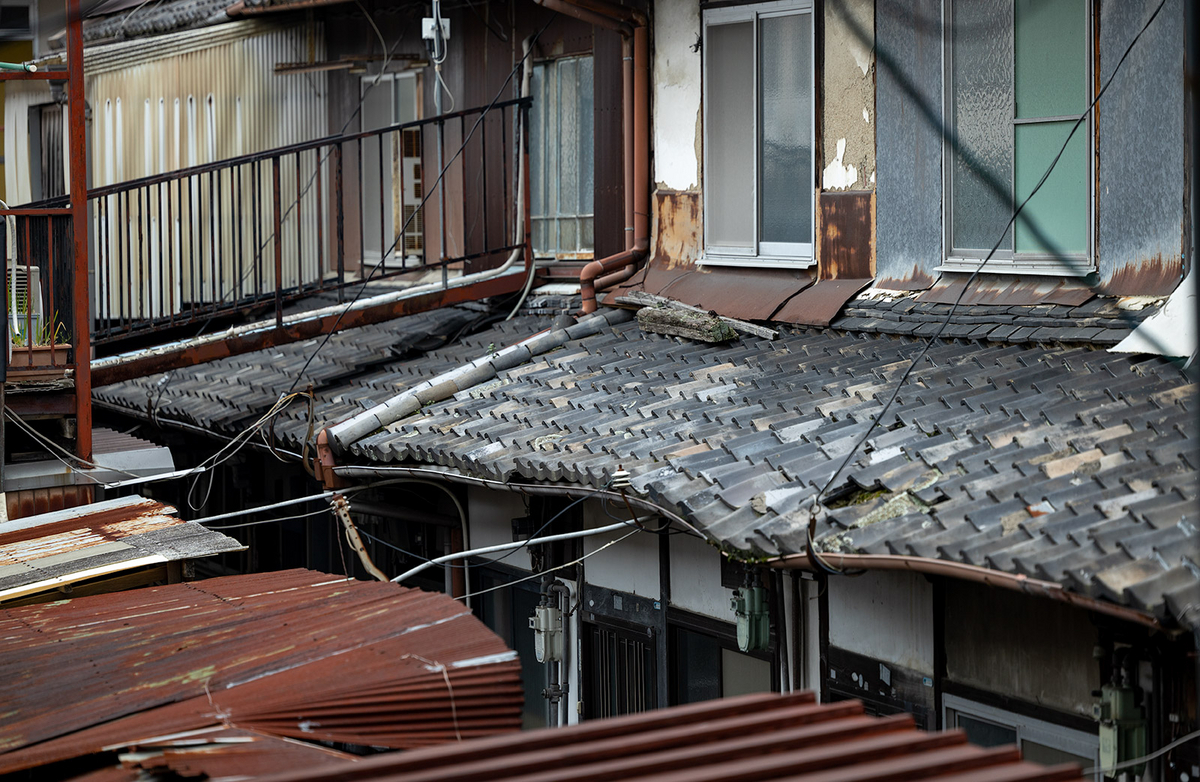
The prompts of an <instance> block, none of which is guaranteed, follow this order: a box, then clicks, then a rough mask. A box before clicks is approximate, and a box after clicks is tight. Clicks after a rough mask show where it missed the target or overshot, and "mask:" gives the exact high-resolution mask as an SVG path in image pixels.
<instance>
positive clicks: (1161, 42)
mask: <svg viewBox="0 0 1200 782" xmlns="http://www.w3.org/2000/svg"><path fill="white" fill-rule="evenodd" d="M1157 5H1158V3H1157V2H1151V0H1138V1H1137V2H1106V3H1101V4H1100V19H1099V25H1100V41H1099V44H1100V57H1099V59H1100V78H1101V79H1102V80H1106V79H1108V78H1109V77H1110V75H1111V74H1112V72H1113V69H1114V68H1116V66H1117V62H1118V61H1119V60H1120V59H1121V56H1122V55H1123V54H1124V53H1125V49H1126V47H1128V46H1129V40H1130V36H1132V35H1133V34H1134V32H1135V31H1137V30H1139V29H1141V27H1142V25H1143V24H1144V23H1145V20H1146V19H1147V18H1148V17H1149V15H1150V13H1151V12H1152V11H1153V10H1154V8H1155V7H1156V6H1157ZM1183 9H1184V4H1183V2H1182V1H1181V0H1168V2H1167V4H1166V6H1165V7H1164V8H1163V9H1162V11H1161V12H1160V14H1159V17H1160V18H1158V19H1156V20H1155V21H1154V24H1152V25H1150V27H1149V28H1148V29H1147V30H1146V34H1145V35H1144V36H1143V37H1142V40H1141V41H1139V42H1138V45H1137V46H1135V47H1134V48H1133V51H1132V52H1130V53H1129V59H1128V60H1127V61H1126V62H1125V64H1124V65H1123V66H1121V67H1122V71H1123V72H1122V73H1120V74H1118V76H1117V78H1116V79H1115V80H1114V81H1113V84H1112V87H1111V88H1110V89H1109V90H1108V92H1106V93H1105V95H1104V98H1103V99H1102V100H1101V101H1100V105H1099V107H1098V112H1099V116H1098V118H1097V122H1098V123H1099V131H1100V133H1099V135H1100V139H1099V153H1100V171H1099V180H1100V181H1099V185H1100V187H1099V199H1098V206H1097V208H1098V211H1099V215H1098V217H1099V236H1098V237H1097V238H1098V251H1099V263H1098V266H1099V272H1100V283H1101V285H1102V286H1103V287H1104V288H1105V289H1106V290H1107V291H1109V292H1111V293H1114V294H1116V295H1122V296H1126V295H1153V294H1162V295H1165V294H1167V293H1170V292H1171V291H1172V290H1173V289H1174V288H1175V286H1176V285H1177V284H1178V283H1179V280H1180V279H1181V278H1182V276H1183V262H1182V258H1181V252H1182V245H1183V226H1184V224H1185V223H1186V221H1187V212H1186V210H1185V203H1186V200H1185V199H1186V188H1187V184H1186V183H1187V170H1188V169H1187V165H1186V164H1185V161H1184V150H1185V148H1186V144H1185V141H1184V140H1185V138H1186V130H1185V128H1184V118H1185V116H1186V112H1185V111H1183V108H1182V107H1183V105H1184V94H1183V87H1184V36H1185V34H1184V32H1183V31H1184V30H1186V29H1187V25H1186V24H1185V23H1184V18H1183Z"/></svg>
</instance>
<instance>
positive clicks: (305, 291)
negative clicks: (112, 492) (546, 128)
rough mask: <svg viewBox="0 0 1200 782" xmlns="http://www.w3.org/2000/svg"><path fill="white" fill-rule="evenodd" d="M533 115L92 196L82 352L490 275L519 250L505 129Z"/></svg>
mask: <svg viewBox="0 0 1200 782" xmlns="http://www.w3.org/2000/svg"><path fill="white" fill-rule="evenodd" d="M529 104H530V99H528V98H524V99H520V100H512V101H507V102H503V103H497V104H495V105H494V106H492V107H491V108H490V109H484V108H474V109H467V110H464V111H458V112H454V113H450V114H444V115H441V116H437V117H431V118H428V119H422V120H418V121H416V122H409V123H405V124H400V125H394V126H391V127H387V128H382V129H379V130H372V131H367V132H362V133H354V134H349V135H343V136H336V137H329V138H324V139H319V140H316V141H311V142H305V143H302V144H295V145H292V146H288V147H281V148H278V149H271V150H266V151H264V152H258V153H255V154H251V155H245V156H242V157H237V158H231V159H228V160H222V161H217V162H214V163H209V164H205V165H200V166H195V167H192V168H187V169H182V170H179V171H173V172H169V173H164V174H159V175H155V176H150V177H145V178H143V179H137V180H132V181H129V182H122V183H118V184H113V185H106V186H103V187H98V188H95V189H94V190H92V191H90V192H89V194H88V201H89V206H90V214H91V220H92V236H91V248H92V269H93V300H92V320H93V323H94V328H93V332H92V341H93V342H94V343H105V342H112V341H115V340H119V339H122V338H125V337H129V336H134V335H138V334H148V333H152V332H155V331H159V330H163V329H168V328H174V327H178V326H187V325H188V324H193V323H204V322H207V321H209V320H210V319H212V318H215V317H223V316H229V315H235V314H239V313H246V312H256V311H257V312H260V313H263V312H265V311H270V310H271V309H272V308H273V310H274V313H275V316H276V318H277V319H279V320H280V322H281V319H282V315H283V307H284V305H285V304H286V303H287V302H289V301H291V300H294V299H298V298H301V297H305V296H309V295H311V294H313V293H316V292H321V291H333V292H337V293H338V296H339V300H342V299H343V298H344V297H345V296H346V295H347V294H346V293H345V289H346V288H347V287H349V286H351V285H354V284H357V283H359V282H360V281H361V280H362V279H363V278H364V277H366V276H368V275H369V276H370V277H371V279H372V280H385V279H388V278H392V277H395V276H397V275H401V274H407V273H411V272H413V271H416V270H421V269H436V268H443V269H445V268H447V267H449V266H451V265H455V264H459V265H462V266H463V267H465V269H466V270H472V271H479V270H483V269H487V268H491V267H494V266H498V265H499V264H500V263H502V262H503V260H504V259H505V258H506V257H507V256H508V255H509V254H510V253H511V252H513V251H515V250H519V249H523V248H524V247H525V239H524V237H525V230H524V227H523V226H517V225H515V216H516V214H517V210H516V208H515V204H516V203H517V199H520V198H523V197H524V194H522V193H516V192H515V190H516V186H515V185H514V182H515V181H517V177H516V176H515V173H516V171H517V166H518V165H520V162H521V155H520V153H521V151H522V150H523V149H524V148H526V147H527V144H526V143H524V141H522V143H514V139H515V138H516V137H517V134H518V133H520V134H522V136H524V135H525V134H527V130H522V129H527V127H528V123H526V122H518V121H517V119H518V115H519V113H520V112H522V111H524V110H526V109H527V108H528V106H529ZM472 128H474V133H472V132H471V131H472ZM439 142H440V143H439ZM460 147H461V152H460V154H459V155H457V157H456V156H455V152H456V151H459V148H460ZM447 163H449V165H448V166H447ZM443 168H445V169H446V173H445V175H444V177H443V178H442V179H441V181H440V182H438V181H436V180H437V178H438V172H439V171H442V170H443ZM435 188H436V189H435ZM431 191H432V192H431ZM54 205H57V204H56V202H54V201H48V202H44V203H43V204H39V206H54ZM446 277H447V275H445V274H443V275H442V279H443V280H445V279H446ZM350 295H353V292H351V293H350Z"/></svg>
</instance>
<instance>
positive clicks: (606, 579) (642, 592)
mask: <svg viewBox="0 0 1200 782" xmlns="http://www.w3.org/2000/svg"><path fill="white" fill-rule="evenodd" d="M613 512H614V513H616V511H615V509H614V511H613ZM618 515H619V514H618ZM612 523H613V520H612V519H611V518H610V517H609V516H608V515H607V514H606V513H605V512H604V510H603V509H602V508H601V507H600V504H599V503H595V502H589V503H584V504H583V526H584V528H585V529H586V528H589V527H604V526H608V525H609V524H612ZM652 523H653V522H652ZM627 534H628V533H627V532H625V531H624V530H618V531H616V532H610V533H607V534H604V535H592V536H591V537H586V538H583V552H582V554H583V555H584V556H587V557H588V559H587V561H586V562H585V563H584V580H585V581H587V583H589V584H593V585H595V586H601V587H605V588H606V589H613V590H617V591H620V592H626V593H628V594H633V595H638V596H640V597H646V598H649V599H651V600H658V599H659V596H660V594H661V590H660V589H659V568H658V536H657V535H647V534H643V533H639V534H637V535H633V536H632V537H629V538H626V539H625V540H622V541H621V542H619V543H615V544H613V545H612V546H609V547H608V548H604V549H603V550H601V549H602V548H603V547H604V546H605V544H607V543H610V542H612V541H614V540H616V539H618V538H621V537H623V536H625V535H627ZM717 584H718V586H719V585H720V579H718V580H717Z"/></svg>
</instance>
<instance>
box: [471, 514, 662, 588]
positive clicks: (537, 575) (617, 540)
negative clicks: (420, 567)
mask: <svg viewBox="0 0 1200 782" xmlns="http://www.w3.org/2000/svg"><path fill="white" fill-rule="evenodd" d="M639 532H642V530H640V529H635V530H632V531H631V532H627V533H625V534H624V535H622V536H621V537H619V538H613V539H612V540H610V541H609V542H607V543H605V544H604V545H603V546H601V547H600V548H598V549H596V550H595V551H593V552H591V553H588V554H584V555H583V556H582V557H580V558H579V559H575V560H572V561H570V562H564V563H563V564H561V565H555V566H554V567H550V568H546V569H545V570H543V571H542V572H540V573H534V574H533V575H529V576H525V577H524V578H518V579H516V580H515V581H507V582H505V583H503V584H499V585H497V586H494V587H488V588H487V589H481V590H479V591H478V592H471V593H470V594H466V595H461V596H459V597H456V598H454V599H455V600H466V599H467V598H470V597H478V596H479V595H486V594H487V593H488V592H495V591H496V590H497V589H504V588H506V587H510V586H513V585H514V584H520V583H522V582H524V581H532V580H533V579H535V578H541V577H542V576H544V575H546V574H547V573H553V572H554V571H556V570H562V569H563V568H569V567H571V566H572V565H578V564H579V563H580V562H583V561H584V560H585V559H587V558H588V557H594V556H595V555H597V554H599V553H600V552H601V551H604V549H606V548H608V547H609V546H614V545H616V544H617V543H620V542H621V541H622V540H625V539H626V538H631V537H633V536H634V535H636V534H638V533H639Z"/></svg>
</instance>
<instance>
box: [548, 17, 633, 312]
mask: <svg viewBox="0 0 1200 782" xmlns="http://www.w3.org/2000/svg"><path fill="white" fill-rule="evenodd" d="M534 2H536V3H538V4H539V5H541V6H544V7H546V8H548V9H550V10H551V11H557V12H558V13H561V14H565V15H567V16H572V17H574V18H576V19H579V20H581V21H584V22H587V23H589V24H592V25H594V26H596V27H602V28H605V29H608V30H614V31H616V32H618V33H620V34H621V59H622V65H623V77H622V93H623V111H622V125H623V128H622V130H623V135H624V139H625V140H624V157H625V160H624V164H625V166H624V167H625V177H624V178H625V249H624V250H623V251H622V252H619V253H616V254H614V255H610V256H609V257H607V258H604V259H601V260H595V261H592V262H591V263H589V264H587V265H586V266H584V267H583V270H582V271H580V273H579V290H580V294H581V295H582V296H583V312H584V313H585V314H587V313H592V312H595V311H596V291H598V290H603V289H604V288H608V287H611V286H613V285H616V284H617V283H620V282H624V281H625V280H627V279H629V278H630V277H632V276H633V274H634V272H636V271H637V268H638V264H640V263H641V262H642V261H644V260H645V259H646V257H647V256H648V255H649V251H650V31H649V25H648V20H647V18H646V15H645V14H642V13H640V12H638V11H635V10H633V9H631V8H625V7H623V6H619V5H615V4H613V3H609V2H606V0H534Z"/></svg>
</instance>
